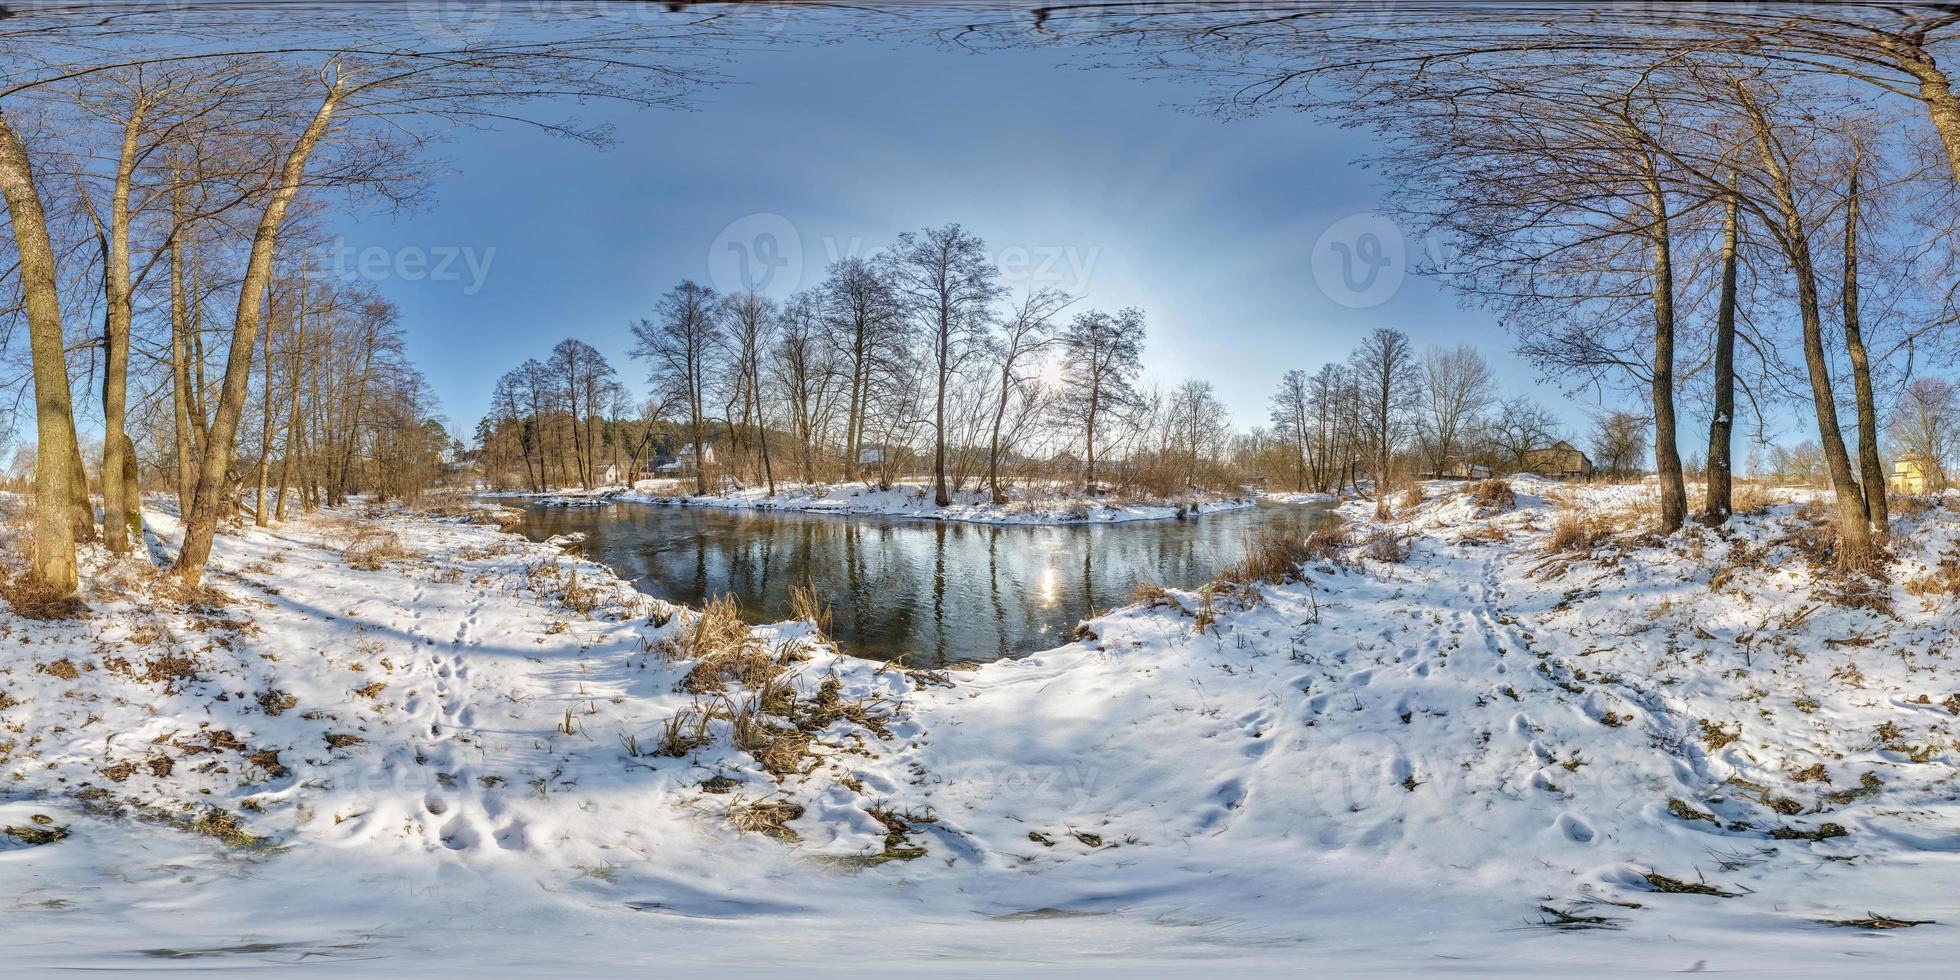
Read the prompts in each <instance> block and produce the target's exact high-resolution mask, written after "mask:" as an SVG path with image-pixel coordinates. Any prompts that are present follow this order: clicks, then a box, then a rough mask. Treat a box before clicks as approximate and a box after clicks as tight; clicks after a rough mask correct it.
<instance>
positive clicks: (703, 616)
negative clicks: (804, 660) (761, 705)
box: [675, 595, 782, 694]
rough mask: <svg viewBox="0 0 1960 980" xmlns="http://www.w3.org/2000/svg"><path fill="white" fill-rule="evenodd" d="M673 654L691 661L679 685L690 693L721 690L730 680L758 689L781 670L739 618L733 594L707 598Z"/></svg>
mask: <svg viewBox="0 0 1960 980" xmlns="http://www.w3.org/2000/svg"><path fill="white" fill-rule="evenodd" d="M675 654H676V656H677V658H678V659H682V660H689V661H692V662H693V663H694V666H693V667H692V668H690V669H689V670H688V672H687V676H686V677H684V678H682V679H681V684H680V688H681V690H683V691H687V692H689V693H692V694H718V693H721V692H722V691H725V690H727V689H728V682H729V681H731V680H733V681H736V682H738V683H740V684H741V685H742V686H743V687H748V688H759V687H761V686H762V685H763V684H765V683H767V682H768V681H769V680H770V679H771V678H773V677H775V676H776V674H777V673H778V672H780V671H781V669H782V666H781V665H780V664H778V663H777V662H776V661H775V659H774V658H773V657H771V656H770V655H769V651H768V649H767V648H766V647H765V646H764V645H763V643H762V640H761V639H760V638H759V637H757V636H756V635H755V634H754V633H753V632H752V631H751V630H750V629H749V624H747V623H745V622H743V621H742V616H741V609H740V607H739V606H737V605H736V603H735V597H734V596H726V595H724V596H717V597H715V598H713V599H710V600H708V602H707V604H706V605H704V606H702V607H701V612H700V613H698V614H696V615H695V617H694V618H693V620H691V621H690V622H688V624H687V627H686V629H684V630H682V631H681V638H680V643H679V645H678V648H677V649H676V651H675Z"/></svg>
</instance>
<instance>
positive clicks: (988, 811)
mask: <svg viewBox="0 0 1960 980" xmlns="http://www.w3.org/2000/svg"><path fill="white" fill-rule="evenodd" d="M1515 486H1516V489H1517V490H1518V497H1517V504H1516V506H1515V507H1508V506H1505V505H1504V504H1503V503H1502V502H1498V503H1485V504H1480V503H1478V502H1477V501H1475V500H1473V499H1471V498H1470V497H1469V496H1468V495H1467V494H1466V493H1465V492H1463V491H1464V490H1465V488H1464V487H1462V486H1461V485H1451V484H1433V485H1430V486H1429V487H1427V488H1426V492H1427V494H1428V496H1429V499H1428V500H1426V501H1425V502H1423V503H1422V504H1421V505H1419V506H1417V507H1414V508H1411V509H1408V510H1403V511H1400V512H1398V514H1397V515H1396V517H1395V518H1394V520H1392V521H1391V522H1389V523H1387V524H1385V525H1377V524H1374V523H1372V522H1371V521H1370V520H1369V515H1370V513H1371V511H1372V507H1371V506H1370V505H1365V504H1349V505H1346V506H1344V507H1343V512H1344V513H1345V514H1346V515H1347V516H1348V517H1349V518H1350V520H1351V522H1352V524H1351V527H1350V532H1351V534H1350V540H1349V541H1348V542H1347V543H1346V544H1345V545H1342V546H1338V547H1335V548H1333V549H1331V550H1330V551H1329V552H1328V553H1327V554H1326V555H1325V556H1324V557H1318V558H1315V559H1314V560H1312V561H1310V562H1308V563H1307V564H1306V565H1305V566H1304V568H1303V572H1304V576H1303V578H1301V579H1300V580H1297V581H1290V582H1286V583H1265V584H1259V585H1251V586H1245V585H1231V584H1222V585H1220V586H1219V587H1217V588H1213V589H1209V590H1205V591H1201V592H1190V591H1173V592H1170V593H1167V594H1165V595H1163V596H1160V597H1156V598H1154V599H1151V600H1150V601H1148V602H1146V603H1143V604H1139V605H1135V606H1131V607H1129V608H1126V609H1123V610H1119V611H1117V612H1115V613H1112V614H1110V615H1109V616H1106V617H1103V618H1101V619H1098V620H1095V621H1093V622H1091V623H1089V624H1086V626H1085V629H1084V631H1083V636H1084V639H1082V640H1081V641H1079V642H1077V643H1074V644H1071V645H1070V646H1067V647H1063V648H1061V649H1058V650H1055V651H1051V652H1048V653H1045V654H1041V655H1038V656H1035V657H1031V658H1028V659H1025V660H1019V661H1003V662H998V663H994V664H989V665H987V666H984V667H981V668H979V669H977V670H973V671H962V672H950V673H933V672H905V671H900V670H897V669H887V668H881V667H880V666H879V665H876V664H872V663H868V662H864V661H858V660H854V659H852V658H849V657H844V656H840V655H838V654H837V653H836V652H835V651H834V650H832V649H830V648H829V647H828V646H827V645H826V644H824V643H823V642H821V640H820V638H819V637H818V636H817V635H816V634H815V633H814V632H813V628H812V627H811V626H810V625H809V624H786V625H782V626H774V627H763V628H757V629H754V630H750V629H748V628H739V629H735V628H731V627H729V626H728V623H727V621H726V620H725V619H723V618H720V617H716V616H712V615H711V616H706V617H704V616H702V615H701V614H698V613H696V612H693V611H686V610H679V609H676V608H674V607H671V606H668V605H666V604H665V603H661V602H657V601H654V600H651V599H648V598H646V597H643V596H640V595H638V594H636V593H633V592H632V591H631V590H630V589H629V588H627V587H626V586H624V585H623V584H622V583H620V582H619V581H618V580H616V579H614V578H613V577H612V576H611V575H610V574H609V573H607V571H606V570H605V569H603V568H602V567H600V566H597V565H594V564H592V563H589V562H584V561H580V560H577V559H575V558H573V557H571V556H568V555H565V554H563V553H561V552H559V551H557V550H556V549H554V548H551V547H549V546H546V545H539V544H531V543H528V542H524V541H521V540H518V539H517V538H515V537H513V536H511V535H508V534H505V533H503V532H501V531H499V530H498V529H497V528H495V527H492V526H488V525H484V524H480V523H475V522H473V521H472V520H470V519H466V518H450V519H430V518H422V517H410V516H406V515H399V514H376V515H373V516H370V515H366V514H361V513H354V512H344V513H337V514H331V515H325V516H320V517H313V518H307V519H303V520H299V521H295V522H292V523H291V524H288V525H287V526H285V527H283V528H280V529H277V530H271V531H261V530H253V529H247V530H244V531H241V532H239V533H236V534H232V535H228V536H225V537H223V538H221V539H220V548H219V552H218V558H217V561H216V563H215V564H216V568H215V570H214V573H213V574H212V575H211V576H210V579H209V581H210V583H211V585H212V586H213V587H214V588H216V589H218V590H221V591H222V593H223V595H222V596H216V595H199V594H189V593H185V592H183V591H181V590H174V589H171V588H169V587H168V586H167V585H163V584H160V583H159V582H158V581H157V580H156V579H155V577H154V573H153V572H152V571H151V570H150V566H149V565H148V563H146V562H145V561H143V560H142V559H140V558H138V559H127V560H124V561H123V562H120V563H112V562H107V561H106V560H105V559H103V558H102V556H100V555H99V554H92V555H91V556H90V562H89V564H90V568H89V570H88V573H87V578H88V581H89V587H88V589H87V591H86V593H85V598H86V599H87V601H88V603H89V605H90V607H91V612H90V615H89V617H88V618H86V619H82V620H73V621H49V622H42V621H27V620H23V619H19V618H16V617H12V616H10V615H7V614H5V613H0V632H4V636H5V638H6V643H7V645H8V648H9V651H10V652H9V654H8V656H7V657H6V658H5V660H4V661H0V685H4V688H0V689H3V690H4V692H5V695H4V698H0V704H4V705H6V707H5V708H4V709H0V721H4V724H5V731H4V733H0V769H4V771H5V772H6V774H7V776H8V777H9V782H8V783H7V784H6V785H7V787H8V788H7V789H6V790H5V793H6V794H7V795H5V796H4V797H0V825H4V826H6V827H11V828H18V829H20V830H21V831H23V833H22V834H20V835H15V836H9V837H7V838H4V839H0V923H3V924H4V929H5V932H6V935H7V936H8V945H9V955H8V956H7V957H6V958H4V959H3V960H0V969H13V970H18V971H42V970H48V969H53V968H56V967H122V968H138V967H144V966H200V965H202V966H213V967H216V966H226V967H236V966H246V965H276V964H302V963H303V964H305V965H307V966H308V967H311V968H315V969H319V968H326V969H328V970H331V971H335V972H350V973H370V974H376V975H400V974H404V973H412V972H437V973H443V974H448V975H456V974H470V975H515V974H534V973H537V972H539V971H543V970H552V971H559V972H563V971H576V972H587V973H589V972H593V971H606V972H617V971H620V970H623V969H628V968H639V969H645V970H654V969H661V970H675V971H681V972H705V971H708V970H718V971H727V972H735V973H744V972H764V971H768V972H780V971H783V970H790V969H794V970H798V971H800V972H805V973H828V972H837V973H842V972H853V973H861V972H865V971H881V970H899V969H903V970H906V971H908V972H932V973H971V972H975V971H980V970H992V971H1003V970H1010V969H1011V970H1014V971H1016V972H1025V971H1029V970H1056V971H1065V972H1068V973H1071V974H1079V973H1108V974H1114V973H1135V972H1137V971H1139V970H1146V971H1163V970H1167V969H1187V970H1188V969H1197V970H1203V971H1206V972H1216V971H1219V970H1222V969H1228V968H1229V969H1246V970H1256V971H1261V972H1282V971H1286V972H1293V971H1299V970H1321V971H1327V972H1333V973H1340V974H1351V973H1357V972H1377V973H1389V974H1406V973H1410V972H1429V971H1434V972H1451V973H1461V972H1478V973H1504V974H1517V973H1528V974H1544V975H1559V976H1564V975H1571V974H1573V973H1577V972H1581V971H1585V972H1590V973H1650V972H1660V971H1684V970H1697V969H1700V970H1710V971H1715V970H1725V971H1729V972H1743V973H1752V974H1755V973H1761V974H1769V973H1775V974H1781V975H1814V974H1828V975H1845V974H1876V975H1887V976H1896V975H1906V974H1934V973H1938V974H1941V975H1946V974H1947V973H1948V971H1950V969H1951V963H1952V960H1953V956H1954V953H1955V951H1956V949H1960V943H1957V942H1956V941H1955V939H1954V932H1953V930H1954V923H1956V922H1960V895H1956V894H1955V891H1954V889H1953V888H1952V887H1951V886H1952V883H1953V882H1954V881H1955V880H1960V877H1957V876H1956V875H1957V873H1960V800H1956V790H1955V784H1954V781H1953V779H1954V775H1955V769H1954V763H1955V761H1956V759H1960V743H1956V741H1955V734H1954V728H1955V721H1956V714H1960V672H1956V669H1955V666H1954V665H1953V663H1952V662H1951V660H1950V657H1951V656H1952V653H1953V649H1954V643H1953V636H1954V629H1955V626H1956V622H1957V621H1960V599H1957V597H1956V596H1955V595H1954V594H1952V593H1951V592H1950V591H1942V590H1943V589H1945V588H1946V587H1947V586H1946V585H1945V584H1944V583H1945V582H1947V581H1949V579H1947V578H1943V577H1942V576H1951V579H1950V581H1952V582H1953V583H1954V585H1955V586H1960V509H1957V508H1960V499H1956V498H1949V499H1948V501H1947V503H1946V505H1945V506H1940V507H1935V508H1932V509H1925V510H1918V511H1917V512H1916V513H1912V514H1910V515H1909V516H1905V517H1902V518H1901V519H1900V520H1899V526H1898V529H1897V532H1896V534H1895V541H1894V552H1895V554H1896V558H1895V559H1894V560H1893V561H1892V562H1891V564H1890V567H1889V568H1888V570H1887V571H1888V573H1889V580H1888V581H1883V582H1874V581H1866V580H1857V579H1843V578H1840V577H1839V576H1837V575H1836V574H1834V573H1831V572H1829V571H1828V570H1827V569H1825V568H1823V567H1821V566H1818V565H1816V564H1815V563H1814V562H1813V559H1812V555H1813V554H1815V553H1816V542H1817V541H1818V540H1819V536H1820V535H1819V531H1818V528H1819V526H1820V525H1819V521H1820V519H1821V515H1820V514H1818V513H1817V512H1816V511H1815V509H1813V508H1810V507H1807V506H1805V505H1804V504H1803V502H1802V500H1801V497H1802V495H1801V494H1798V495H1795V496H1792V497H1790V498H1789V500H1788V502H1784V503H1780V504H1778V505H1776V506H1775V507H1774V508H1773V509H1772V510H1771V511H1770V512H1769V513H1767V514H1765V515H1762V516H1758V517H1748V518H1740V519H1738V520H1737V521H1736V522H1735V523H1734V524H1733V525H1732V526H1731V527H1729V528H1726V529H1723V530H1710V529H1704V528H1699V527H1691V528H1690V529H1688V530H1685V531H1683V532H1680V533H1678V534H1676V535H1672V536H1669V537H1666V538H1661V537H1657V536H1653V535H1651V534H1647V533H1644V532H1642V531H1640V530H1639V529H1638V522H1639V520H1640V519H1641V516H1642V510H1643V508H1645V507H1648V506H1649V504H1648V503H1647V498H1648V497H1650V491H1649V490H1647V489H1645V488H1641V487H1637V486H1632V487H1597V488H1560V487H1555V486H1553V485H1549V484H1544V483H1542V482H1540V481H1530V480H1519V481H1516V484H1515ZM149 517H150V519H151V522H152V526H153V527H154V528H155V529H156V530H157V531H159V533H160V535H161V539H162V540H159V541H158V542H157V548H156V550H157V551H158V552H159V553H162V552H166V551H167V550H168V548H169V543H170V538H171V537H172V535H173V533H174V526H173V525H172V523H171V521H170V520H169V518H168V516H167V515H165V514H158V513H155V512H151V513H150V514H149ZM480 519H481V518H479V520H480ZM1555 529H1556V530H1559V531H1562V532H1563V533H1564V535H1565V537H1566V538H1568V539H1577V540H1579V541H1581V542H1586V543H1583V544H1580V545H1576V546H1574V547H1571V548H1569V549H1567V550H1561V551H1553V550H1551V548H1550V546H1549V539H1550V538H1551V537H1552V536H1553V534H1554V531H1555ZM1405 552H1406V557H1404V555H1405ZM1396 559H1401V560H1396ZM1943 561H1944V562H1948V563H1950V564H1949V565H1948V566H1947V567H1948V568H1952V569H1954V570H1953V571H1951V572H1942V571H1941V564H1940V563H1941V562H1943ZM730 650H736V651H739V652H738V654H737V655H730V654H729V653H728V651H730ZM703 651H707V652H709V653H715V654H717V656H715V657H714V658H712V659H711V660H710V661H709V662H708V663H707V665H706V666H704V665H703V663H702V661H701V659H700V658H699V657H698V654H700V653H702V652H703ZM833 678H834V680H833ZM695 712H698V714H697V713H695ZM676 717H679V718H681V724H680V725H678V726H676V730H677V732H678V735H679V738H680V740H681V741H683V742H691V741H694V740H696V739H698V740H699V742H700V744H698V745H692V746H683V747H680V749H679V751H680V754H679V755H678V756H669V755H664V754H660V753H661V752H662V750H663V746H664V745H665V744H666V741H667V740H666V735H665V733H666V729H667V724H666V723H667V722H668V721H669V720H670V719H674V718H676ZM701 718H706V719H707V720H706V722H705V727H703V728H699V729H698V730H697V728H696V725H697V724H702V723H701V722H699V719H701ZM350 737H351V738H350ZM735 739H741V740H742V742H743V744H744V745H745V746H746V748H745V749H744V748H737V747H735V746H734V745H733V744H731V742H732V741H733V740H735ZM268 752H270V753H274V754H272V755H267V754H266V753H268ZM757 804H762V805H761V806H757ZM37 817H45V818H46V820H45V822H43V821H40V820H37V819H36V818H37ZM778 823H779V824H780V826H777V824H778ZM744 828H746V830H745V829H744ZM36 829H40V830H43V831H49V830H63V831H66V835H67V836H66V837H65V838H63V839H60V840H58V841H56V842H53V843H47V844H39V845H36V844H31V843H29V842H28V838H33V837H35V836H36V835H35V834H34V833H33V831H35V830H36ZM41 836H44V837H45V836H48V835H46V834H43V835H41ZM1698 892H1699V893H1698ZM1868 917H1890V918H1891V919H1894V920H1908V921H1918V920H1936V921H1935V922H1933V923H1932V924H1926V925H1919V926H1916V927H1910V928H1894V929H1874V928H1868V927H1865V926H1858V925H1833V924H1830V923H1831V922H1833V921H1848V920H1860V919H1866V918H1868Z"/></svg>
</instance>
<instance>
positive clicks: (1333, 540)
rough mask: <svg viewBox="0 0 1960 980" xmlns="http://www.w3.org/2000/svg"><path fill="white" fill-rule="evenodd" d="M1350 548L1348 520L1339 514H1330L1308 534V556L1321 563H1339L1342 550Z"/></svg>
mask: <svg viewBox="0 0 1960 980" xmlns="http://www.w3.org/2000/svg"><path fill="white" fill-rule="evenodd" d="M1347 546H1348V527H1347V520H1346V519H1345V518H1343V517H1341V515H1339V514H1335V513H1329V514H1327V515H1326V516H1325V517H1322V518H1321V520H1320V523H1318V524H1315V525H1314V527H1313V530H1312V531H1309V532H1307V540H1306V550H1307V554H1309V555H1311V556H1313V557H1314V558H1315V559H1317V560H1320V561H1339V560H1340V557H1341V550H1342V549H1343V548H1346V547H1347Z"/></svg>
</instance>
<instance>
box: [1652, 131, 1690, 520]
mask: <svg viewBox="0 0 1960 980" xmlns="http://www.w3.org/2000/svg"><path fill="white" fill-rule="evenodd" d="M1642 159H1643V160H1644V161H1645V163H1646V166H1645V167H1644V169H1643V172H1642V175H1641V176H1642V178H1643V180H1644V181H1645V183H1646V185H1647V205H1648V209H1649V211H1650V213H1651V215H1652V219H1653V227H1652V230H1651V232H1650V234H1651V235H1652V237H1653V244H1654V367H1653V403H1654V475H1655V476H1656V477H1657V478H1658V479H1659V480H1660V491H1661V533H1663V534H1666V533H1669V532H1672V531H1677V530H1679V529H1680V528H1681V525H1682V523H1683V522H1685V521H1686V520H1687V517H1688V489H1687V486H1686V484H1685V482H1684V481H1683V478H1682V474H1681V449H1680V446H1679V444H1678V443H1677V442H1676V440H1675V420H1674V255H1673V249H1672V246H1671V243H1670V242H1669V241H1668V212H1667V196H1666V194H1665V192H1664V191H1663V190H1662V188H1661V184H1660V178H1659V177H1658V176H1657V175H1656V174H1655V172H1654V166H1653V158H1652V157H1650V156H1643V157H1642Z"/></svg>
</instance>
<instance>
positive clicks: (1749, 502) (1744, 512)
mask: <svg viewBox="0 0 1960 980" xmlns="http://www.w3.org/2000/svg"><path fill="white" fill-rule="evenodd" d="M1774 506H1776V499H1775V498H1774V497H1771V496H1770V495H1769V489H1768V488H1767V487H1764V486H1763V485H1762V484H1760V483H1738V484H1736V485H1735V486H1734V487H1733V488H1731V489H1730V491H1729V513H1731V514H1738V515H1741V516H1744V517H1754V516H1756V515H1758V514H1766V513H1768V512H1769V509H1770V508H1771V507H1774Z"/></svg>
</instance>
